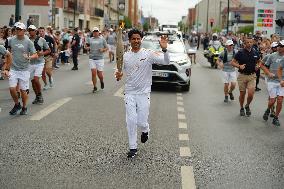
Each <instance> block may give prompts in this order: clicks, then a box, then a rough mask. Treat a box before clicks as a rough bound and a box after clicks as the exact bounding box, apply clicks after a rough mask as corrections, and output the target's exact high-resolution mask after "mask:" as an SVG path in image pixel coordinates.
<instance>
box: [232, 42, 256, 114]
mask: <svg viewBox="0 0 284 189" xmlns="http://www.w3.org/2000/svg"><path fill="white" fill-rule="evenodd" d="M253 42H254V41H253V39H252V38H246V39H245V41H244V49H242V50H240V51H239V52H237V53H236V55H235V57H234V59H233V60H232V62H231V64H232V65H233V66H234V67H237V68H238V69H239V76H238V84H239V90H240V97H239V102H240V107H241V109H240V116H245V114H246V115H247V116H250V115H251V111H250V108H249V105H250V103H251V102H252V99H253V96H254V92H255V85H256V73H255V72H256V69H259V68H258V67H259V66H258V64H259V63H260V56H259V54H258V53H257V52H256V51H255V50H254V49H253V48H252V46H253ZM246 90H247V91H248V96H247V103H246V105H245V110H246V112H245V110H244V101H245V95H246Z"/></svg>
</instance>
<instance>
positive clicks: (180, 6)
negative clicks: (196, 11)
mask: <svg viewBox="0 0 284 189" xmlns="http://www.w3.org/2000/svg"><path fill="white" fill-rule="evenodd" d="M197 2H198V0H140V4H139V6H140V8H141V7H142V11H143V15H144V16H145V17H148V16H149V14H151V16H153V17H156V18H157V19H158V20H159V23H160V24H165V23H168V22H170V24H172V23H176V24H177V23H178V22H179V21H181V17H182V16H186V15H187V12H188V9H189V8H193V7H194V6H195V4H196V3H197Z"/></svg>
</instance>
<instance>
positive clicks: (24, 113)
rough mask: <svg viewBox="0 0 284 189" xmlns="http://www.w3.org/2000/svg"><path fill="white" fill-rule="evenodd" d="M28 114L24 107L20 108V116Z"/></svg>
mask: <svg viewBox="0 0 284 189" xmlns="http://www.w3.org/2000/svg"><path fill="white" fill-rule="evenodd" d="M27 114H28V109H27V108H25V107H22V111H21V112H20V115H27Z"/></svg>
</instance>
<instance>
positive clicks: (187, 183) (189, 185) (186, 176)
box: [181, 166, 196, 189]
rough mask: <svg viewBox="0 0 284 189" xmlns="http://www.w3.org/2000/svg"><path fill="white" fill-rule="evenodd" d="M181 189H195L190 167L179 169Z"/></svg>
mask: <svg viewBox="0 0 284 189" xmlns="http://www.w3.org/2000/svg"><path fill="white" fill-rule="evenodd" d="M181 180H182V189H195V188H196V186H195V180H194V174H193V167H192V166H182V167H181Z"/></svg>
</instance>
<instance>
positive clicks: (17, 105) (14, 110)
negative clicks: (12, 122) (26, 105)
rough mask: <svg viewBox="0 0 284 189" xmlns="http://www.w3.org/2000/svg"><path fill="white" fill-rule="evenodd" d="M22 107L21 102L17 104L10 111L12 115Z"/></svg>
mask: <svg viewBox="0 0 284 189" xmlns="http://www.w3.org/2000/svg"><path fill="white" fill-rule="evenodd" d="M21 108H22V106H21V104H20V103H18V104H15V105H14V107H13V109H12V110H11V111H10V112H9V114H10V115H16V114H17V113H18V111H19V110H20V109H21Z"/></svg>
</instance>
